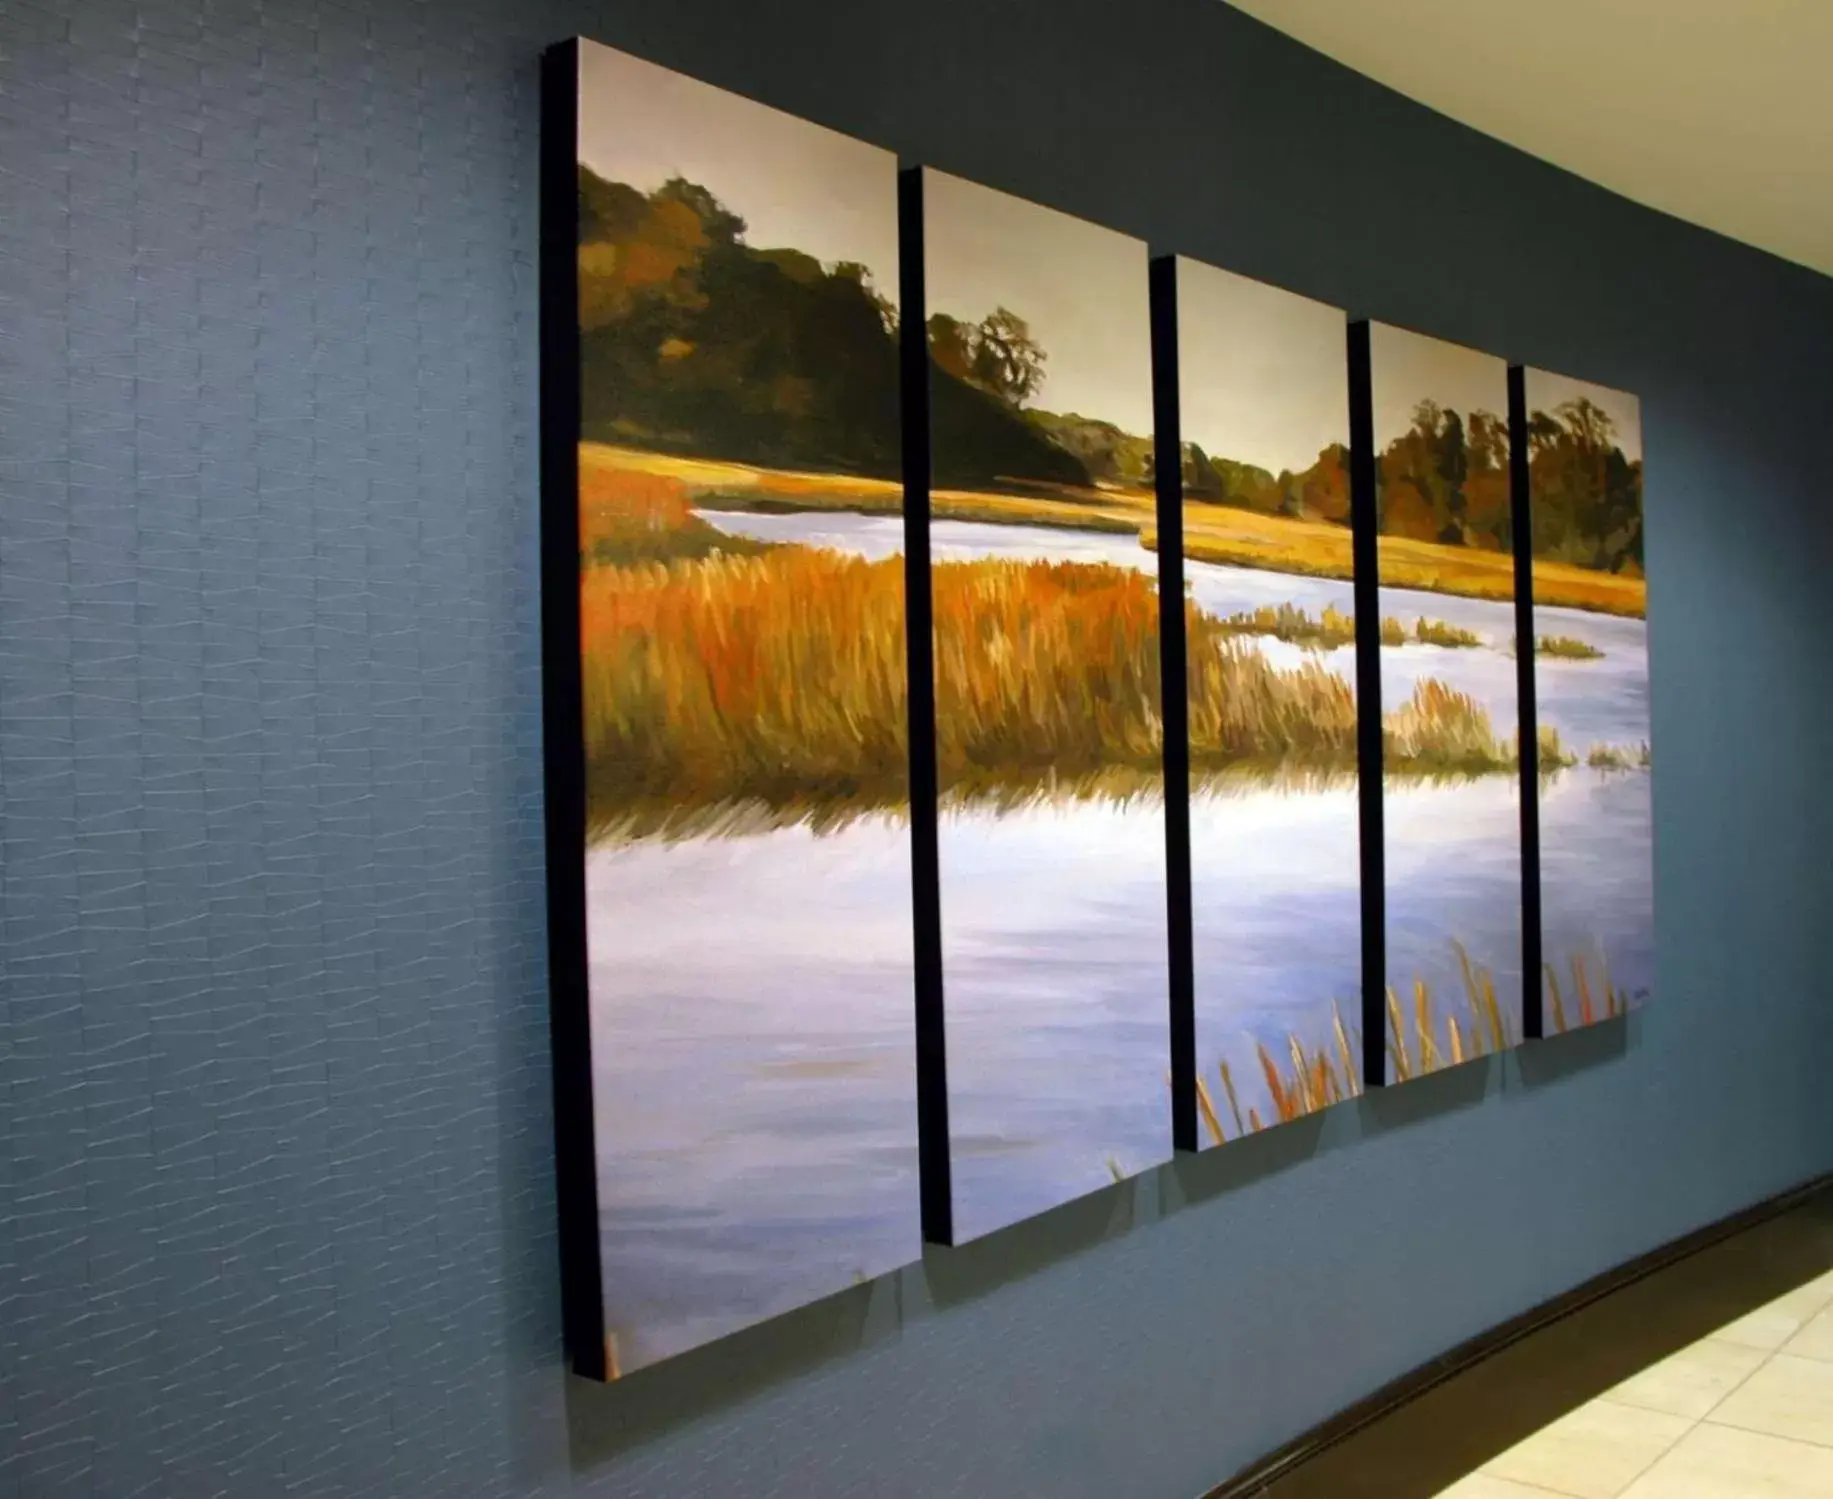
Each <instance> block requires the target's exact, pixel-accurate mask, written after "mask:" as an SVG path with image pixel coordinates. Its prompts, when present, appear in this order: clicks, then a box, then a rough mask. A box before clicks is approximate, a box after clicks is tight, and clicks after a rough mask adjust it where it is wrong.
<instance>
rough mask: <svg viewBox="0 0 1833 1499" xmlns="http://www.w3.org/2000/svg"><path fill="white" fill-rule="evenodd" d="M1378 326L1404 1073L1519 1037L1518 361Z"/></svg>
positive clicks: (1396, 1005)
mask: <svg viewBox="0 0 1833 1499" xmlns="http://www.w3.org/2000/svg"><path fill="white" fill-rule="evenodd" d="M1369 340H1370V370H1371V395H1372V406H1373V418H1374V438H1375V454H1376V481H1377V483H1376V520H1377V531H1378V536H1379V540H1378V544H1377V545H1378V551H1379V557H1380V577H1379V597H1380V609H1381V622H1380V639H1381V652H1380V657H1381V698H1382V704H1381V706H1382V715H1383V724H1382V771H1383V821H1384V833H1385V836H1384V843H1383V850H1384V857H1385V866H1386V885H1385V891H1384V893H1385V901H1386V916H1387V926H1386V954H1387V974H1386V985H1385V989H1386V994H1385V998H1386V1006H1385V1009H1386V1021H1387V1033H1388V1034H1387V1048H1386V1052H1387V1055H1386V1068H1387V1070H1386V1078H1387V1081H1389V1082H1404V1081H1406V1080H1407V1079H1409V1078H1411V1077H1414V1076H1417V1075H1418V1074H1420V1073H1423V1072H1431V1071H1434V1070H1436V1069H1438V1068H1441V1067H1445V1066H1451V1065H1455V1064H1457V1063H1460V1062H1464V1061H1468V1060H1470V1059H1472V1058H1474V1057H1477V1056H1482V1055H1485V1054H1487V1053H1490V1052H1494V1051H1499V1050H1502V1049H1504V1048H1507V1047H1510V1046H1514V1045H1516V1044H1518V1043H1519V1042H1520V1040H1521V1039H1522V993H1523V990H1522V972H1521V968H1522V953H1523V947H1522V903H1523V896H1522V826H1521V788H1520V779H1519V778H1520V753H1519V740H1518V737H1517V731H1518V728H1519V725H1520V722H1521V714H1520V683H1519V677H1518V672H1517V667H1516V657H1515V652H1516V649H1517V642H1516V640H1515V605H1514V598H1515V545H1514V506H1513V504H1512V502H1511V492H1510V477H1509V434H1508V367H1507V366H1506V365H1505V364H1504V363H1503V361H1502V360H1500V359H1496V358H1494V357H1492V356H1490V355H1488V354H1480V353H1477V352H1476V351H1475V350H1472V349H1467V348H1463V347H1461V346H1460V345H1457V344H1452V343H1446V342H1444V341H1442V340H1440V339H1435V338H1428V337H1426V336H1425V335H1423V334H1418V333H1412V332H1409V331H1407V330H1405V329H1400V328H1393V327H1389V326H1386V325H1384V324H1380V323H1376V324H1374V325H1372V326H1371V328H1370V330H1369ZM1542 753H1543V755H1552V756H1554V757H1555V758H1557V757H1558V756H1559V755H1560V754H1561V753H1562V751H1561V749H1560V747H1559V746H1558V744H1557V743H1555V742H1553V741H1551V740H1548V741H1546V742H1544V743H1543V744H1542Z"/></svg>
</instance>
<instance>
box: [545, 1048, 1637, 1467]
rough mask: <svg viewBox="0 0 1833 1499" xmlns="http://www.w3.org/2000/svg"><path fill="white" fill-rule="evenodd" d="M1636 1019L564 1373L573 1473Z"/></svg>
mask: <svg viewBox="0 0 1833 1499" xmlns="http://www.w3.org/2000/svg"><path fill="white" fill-rule="evenodd" d="M1640 1023H1641V1017H1640V1016H1639V1015H1630V1016H1628V1017H1618V1018H1617V1019H1615V1020H1610V1021H1605V1022H1603V1023H1601V1024H1598V1025H1595V1026H1592V1027H1589V1028H1588V1029H1585V1030H1581V1031H1575V1032H1573V1033H1571V1034H1569V1035H1565V1036H1559V1037H1556V1038H1553V1039H1550V1040H1547V1041H1544V1042H1537V1043H1532V1044H1530V1045H1527V1046H1524V1047H1520V1048H1517V1049H1515V1050H1514V1051H1511V1052H1507V1053H1504V1054H1501V1055H1492V1056H1487V1057H1483V1058H1481V1059H1479V1060H1477V1061H1474V1062H1470V1063H1468V1064H1466V1065H1464V1066H1462V1067H1454V1068H1451V1069H1449V1070H1447V1071H1444V1072H1438V1073H1433V1074H1431V1075H1429V1076H1426V1077H1422V1078H1419V1079H1417V1080H1415V1081H1413V1082H1409V1083H1408V1084H1407V1085H1406V1086H1405V1087H1403V1088H1389V1089H1386V1090H1383V1091H1377V1092H1374V1093H1370V1094H1365V1095H1363V1096H1361V1097H1358V1098H1354V1099H1351V1100H1349V1101H1348V1102H1346V1103H1343V1104H1339V1105H1337V1106H1335V1107H1334V1108H1331V1109H1326V1110H1323V1111H1321V1112H1319V1113H1315V1114H1308V1115H1305V1116H1304V1117H1302V1118H1300V1119H1297V1120H1294V1121H1293V1122H1292V1123H1290V1124H1284V1125H1281V1126H1279V1127H1278V1128H1275V1129H1269V1130H1265V1131H1262V1132H1261V1133H1259V1134H1254V1135H1249V1136H1246V1137H1245V1138H1243V1139H1239V1140H1235V1141H1232V1142H1230V1143H1229V1144H1228V1145H1226V1146H1224V1147H1221V1148H1219V1149H1210V1150H1206V1151H1203V1152H1201V1153H1199V1154H1195V1155H1183V1156H1179V1157H1178V1158H1176V1159H1175V1160H1173V1161H1171V1162H1169V1163H1168V1164H1166V1165H1164V1166H1162V1167H1159V1168H1158V1169H1157V1170H1154V1171H1148V1172H1145V1173H1143V1174H1141V1175H1139V1176H1135V1177H1131V1178H1129V1179H1128V1180H1126V1181H1123V1182H1119V1183H1117V1184H1115V1185H1114V1186H1112V1187H1108V1188H1104V1189H1103V1190H1101V1191H1099V1192H1092V1193H1090V1194H1089V1195H1088V1196H1086V1197H1082V1198H1079V1199H1077V1200H1076V1201H1074V1202H1070V1203H1066V1204H1064V1205H1063V1206H1062V1207H1059V1208H1055V1209H1053V1210H1051V1211H1050V1212H1047V1213H1042V1214H1039V1215H1038V1216H1036V1217H1033V1218H1027V1219H1025V1220H1023V1221H1022V1222H1019V1223H1016V1224H1014V1225H1012V1226H1011V1227H1010V1228H1006V1229H1002V1230H1000V1231H998V1232H995V1233H991V1234H988V1235H987V1236H985V1237H984V1238H980V1239H976V1240H974V1241H973V1242H971V1243H969V1244H966V1245H962V1246H960V1247H958V1248H943V1247H939V1246H931V1247H930V1248H928V1249H927V1250H926V1251H925V1253H924V1256H923V1259H922V1260H921V1261H920V1262H918V1263H916V1264H913V1265H908V1266H906V1267H904V1268H903V1269H902V1270H899V1271H897V1272H896V1273H895V1274H891V1275H884V1276H880V1277H879V1278H878V1279H876V1280H871V1281H865V1282H862V1283H861V1284H859V1285H856V1286H851V1287H849V1288H848V1289H847V1290H845V1291H842V1292H840V1293H839V1294H838V1295H834V1296H829V1297H827V1298H826V1299H824V1300H822V1301H817V1302H813V1303H811V1304H810V1305H807V1306H804V1307H799V1308H797V1309H796V1310H795V1311H792V1312H788V1313H786V1314H784V1315H783V1316H780V1317H776V1318H773V1319H772V1320H770V1321H767V1322H763V1323H760V1324H758V1325H757V1326H755V1327H749V1328H746V1329H744V1330H743V1331H741V1332H737V1333H734V1334H732V1335H731V1336H729V1337H726V1338H722V1339H720V1340H719V1341H717V1342H714V1343H708V1344H705V1345H703V1346H701V1347H699V1348H695V1349H692V1350H690V1351H688V1352H686V1353H682V1354H679V1355H676V1356H675V1357H673V1358H670V1359H667V1360H665V1361H664V1362H662V1363H659V1364H655V1365H652V1366H650V1367H648V1368H646V1369H643V1370H642V1371H640V1372H639V1373H637V1374H634V1375H632V1376H630V1377H628V1378H626V1379H623V1380H619V1381H616V1382H614V1383H612V1384H607V1385H600V1384H595V1383H593V1382H591V1381H589V1380H585V1379H578V1378H574V1377H571V1376H569V1377H568V1379H567V1401H566V1404H567V1424H568V1432H569V1445H570V1454H571V1460H572V1464H573V1467H574V1469H575V1470H576V1471H581V1472H589V1471H590V1470H592V1469H594V1468H596V1467H598V1466H599V1465H601V1464H603V1463H606V1462H609V1461H612V1460H613V1459H616V1458H618V1457H620V1456H622V1455H624V1454H625V1453H627V1452H630V1451H632V1450H635V1449H637V1448H640V1447H641V1446H642V1445H643V1444H644V1443H645V1442H647V1441H650V1440H652V1439H655V1438H658V1437H661V1436H663V1435H665V1434H666V1433H668V1432H670V1431H672V1430H675V1429H676V1428H679V1427H681V1426H685V1425H687V1424H689V1423H692V1422H695V1421H698V1420H701V1419H703V1418H705V1417H707V1416H710V1415H713V1414H716V1413H717V1412H719V1411H721V1410H724V1409H727V1408H729V1407H731V1406H733V1405H737V1404H739V1403H741V1402H743V1401H745V1400H747V1399H749V1398H751V1397H752V1396H755V1395H758V1394H761V1393H763V1392H764V1391H766V1390H769V1389H771V1388H773V1387H775V1386H777V1385H779V1384H782V1383H784V1382H786V1381H790V1380H794V1379H796V1378H797V1377H799V1376H801V1375H803V1374H806V1373H809V1372H812V1371H813V1370H815V1369H817V1368H820V1367H822V1366H823V1365H825V1364H828V1363H831V1362H833V1361H835V1360H838V1359H842V1358H846V1357H848V1356H851V1355H854V1354H858V1353H861V1352H864V1351H865V1350H867V1349H870V1348H873V1347H876V1346H878V1345H880V1344H884V1343H888V1342H895V1341H896V1340H897V1338H898V1337H899V1336H900V1334H901V1333H902V1331H903V1328H904V1326H905V1325H906V1323H911V1322H915V1321H919V1320H921V1319H922V1318H924V1317H927V1316H930V1315H938V1314H945V1313H947V1312H948V1311H949V1310H951V1309H952V1308H955V1307H958V1306H962V1305H965V1304H967V1303H971V1302H973V1301H976V1300H978V1299H980V1298H981V1297H983V1296H986V1295H989V1294H990V1293H992V1292H994V1291H996V1290H998V1289H999V1288H1000V1287H1001V1286H1003V1285H1007V1284H1010V1283H1011V1282H1013V1281H1017V1280H1022V1279H1024V1278H1026V1277H1027V1276H1030V1275H1034V1274H1036V1273H1038V1272H1040V1271H1042V1270H1045V1269H1047V1268H1048V1267H1050V1266H1052V1265H1055V1264H1059V1263H1061V1262H1063V1261H1065V1260H1069V1259H1073V1258H1074V1257H1076V1256H1077V1255H1080V1254H1084V1253H1086V1252H1088V1251H1090V1250H1093V1249H1096V1248H1097V1247H1099V1246H1100V1245H1102V1244H1104V1243H1107V1242H1109V1241H1112V1240H1119V1239H1123V1238H1125V1237H1126V1236H1127V1235H1129V1234H1131V1233H1134V1232H1137V1231H1142V1230H1147V1229H1149V1228H1150V1226H1151V1225H1152V1224H1153V1223H1155V1222H1156V1221H1157V1220H1159V1219H1160V1218H1163V1217H1169V1216H1170V1215H1171V1214H1174V1213H1177V1212H1181V1211H1183V1210H1184V1209H1185V1208H1189V1207H1195V1206H1198V1205H1200V1204H1203V1203H1206V1202H1211V1201H1213V1200H1215V1199H1217V1198H1220V1197H1223V1196H1226V1195H1227V1194H1228V1193H1230V1192H1233V1191H1236V1190H1239V1189H1241V1188H1243V1187H1246V1186H1249V1185H1250V1184H1252V1183H1254V1182H1256V1181H1259V1180H1261V1179H1263V1178H1265V1177H1269V1176H1272V1175H1275V1174H1277V1173H1279V1172H1283V1171H1287V1170H1290V1169H1292V1168H1293V1167H1296V1166H1300V1165H1302V1164H1303V1163H1305V1162H1306V1161H1309V1160H1311V1159H1313V1158H1314V1157H1316V1156H1318V1155H1320V1154H1325V1153H1328V1152H1330V1151H1333V1150H1341V1149H1344V1148H1346V1147H1350V1146H1353V1145H1354V1144H1355V1142H1356V1141H1358V1140H1360V1139H1363V1138H1365V1137H1370V1136H1375V1135H1380V1134H1385V1133H1388V1132H1389V1131H1392V1130H1397V1129H1406V1128H1409V1127H1411V1126H1413V1125H1415V1124H1420V1123H1424V1122H1425V1121H1427V1120H1430V1119H1433V1118H1436V1117H1438V1116H1441V1115H1447V1114H1453V1113H1456V1112H1459V1111H1460V1110H1464V1109H1470V1108H1476V1107H1478V1106H1479V1105H1481V1104H1482V1102H1483V1101H1484V1099H1485V1098H1487V1097H1488V1096H1490V1095H1491V1094H1494V1093H1501V1092H1504V1091H1509V1090H1513V1089H1525V1090H1529V1091H1531V1090H1535V1089H1538V1088H1542V1087H1548V1086H1552V1085H1555V1084H1557V1083H1558V1082H1560V1081H1561V1080H1562V1079H1564V1078H1567V1077H1570V1076H1571V1075H1573V1074H1574V1073H1578V1072H1582V1071H1586V1070H1588V1069H1590V1068H1593V1067H1599V1066H1605V1065H1608V1064H1610V1063H1612V1062H1615V1061H1618V1060H1620V1059H1622V1058H1623V1057H1625V1056H1626V1055H1627V1054H1628V1052H1629V1050H1630V1049H1631V1047H1632V1045H1633V1044H1634V1042H1635V1039H1636V1033H1637V1031H1638V1030H1639V1028H1640Z"/></svg>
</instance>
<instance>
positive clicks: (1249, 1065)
mask: <svg viewBox="0 0 1833 1499" xmlns="http://www.w3.org/2000/svg"><path fill="white" fill-rule="evenodd" d="M1176 306H1177V351H1178V394H1179V413H1180V430H1181V438H1182V473H1181V489H1182V494H1183V511H1182V513H1183V521H1184V550H1185V564H1184V576H1185V585H1186V592H1187V603H1186V610H1185V615H1186V618H1185V635H1186V642H1187V649H1188V652H1189V667H1188V680H1189V712H1190V765H1191V794H1190V865H1191V867H1190V883H1191V928H1192V958H1193V979H1194V993H1195V1011H1196V1015H1195V1019H1196V1043H1197V1109H1198V1120H1199V1139H1200V1141H1201V1143H1203V1144H1205V1145H1211V1144H1220V1143H1222V1142H1223V1141H1225V1140H1230V1139H1234V1138H1236V1137H1238V1136H1240V1135H1242V1134H1246V1133H1251V1132H1253V1131H1256V1130H1259V1129H1262V1128H1265V1127H1267V1126H1269V1125H1272V1124H1277V1123H1280V1122H1283V1121H1286V1120H1291V1119H1295V1118H1298V1117H1299V1116H1301V1115H1304V1114H1308V1113H1311V1112H1313V1111H1315V1110H1317V1109H1320V1108H1323V1107H1325V1106H1326V1105H1329V1104H1332V1103H1336V1102H1340V1101H1341V1100H1342V1099H1344V1098H1347V1097H1350V1096H1352V1095H1354V1094H1355V1093H1358V1092H1360V1091H1361V1042H1360V1032H1361V1022H1362V1010H1361V999H1360V995H1361V971H1362V970H1361V962H1362V957H1361V940H1362V938H1361V882H1360V878H1359V866H1358V853H1357V851H1358V846H1359V844H1358V838H1359V821H1358V805H1357V786H1358V779H1357V763H1356V754H1357V743H1356V693H1355V618H1354V610H1355V600H1354V596H1353V587H1352V583H1351V581H1350V579H1351V575H1352V569H1351V566H1350V558H1349V539H1350V537H1349V520H1350V489H1349V370H1348V361H1347V320H1346V319H1345V317H1344V314H1343V313H1342V312H1341V311H1339V310H1338V309H1336V308H1334V307H1329V306H1326V305H1324V304H1323V303H1320V302H1313V301H1310V300H1309V299H1307V298H1304V297H1300V296H1297V295H1294V294H1293V293H1291V292H1287V291H1282V290H1279V289H1278V288H1276V287H1272V286H1268V285H1266V284H1264V283H1263V282H1259V281H1253V280H1250V279H1248V278H1247V277H1245V276H1239V275H1235V274H1233V273H1232V272H1229V271H1224V270H1220V269H1218V268H1216V267H1214V266H1209V265H1205V264H1203V263H1202V262H1200V261H1194V260H1186V259H1183V258H1181V257H1180V258H1179V259H1178V260H1177V262H1176Z"/></svg>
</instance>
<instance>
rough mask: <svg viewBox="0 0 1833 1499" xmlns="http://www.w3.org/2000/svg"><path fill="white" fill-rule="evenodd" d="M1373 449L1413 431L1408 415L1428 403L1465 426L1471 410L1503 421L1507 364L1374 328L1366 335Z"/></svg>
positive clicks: (1386, 328)
mask: <svg viewBox="0 0 1833 1499" xmlns="http://www.w3.org/2000/svg"><path fill="white" fill-rule="evenodd" d="M1370 341H1371V344H1372V352H1373V360H1374V386H1375V445H1376V447H1377V448H1386V447H1387V445H1388V444H1389V443H1391V442H1392V441H1393V440H1394V439H1395V438H1396V437H1404V436H1405V435H1406V434H1407V433H1408V432H1410V431H1412V429H1413V411H1414V408H1415V407H1417V406H1418V405H1419V403H1420V402H1421V401H1425V400H1432V401H1436V402H1438V404H1439V405H1440V406H1443V407H1445V408H1446V409H1447V410H1450V411H1455V412H1457V414H1458V415H1459V416H1461V417H1463V418H1464V419H1465V422H1466V424H1468V422H1469V418H1470V413H1471V412H1472V411H1487V412H1489V413H1490V415H1492V416H1495V417H1499V418H1501V419H1502V420H1503V421H1506V420H1507V419H1508V365H1507V364H1506V363H1504V362H1503V361H1502V360H1500V359H1498V358H1496V356H1495V355H1493V354H1480V353H1478V352H1477V351H1476V350H1475V349H1467V348H1465V347H1464V346H1463V345H1462V344H1453V343H1446V342H1445V341H1444V340H1443V339H1440V338H1428V337H1427V336H1426V335H1425V334H1423V333H1412V332H1409V331H1408V330H1407V329H1405V328H1394V327H1390V326H1389V325H1388V324H1386V323H1376V324H1374V325H1373V328H1372V330H1371V340H1370Z"/></svg>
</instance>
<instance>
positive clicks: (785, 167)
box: [579, 42, 897, 300]
mask: <svg viewBox="0 0 1833 1499" xmlns="http://www.w3.org/2000/svg"><path fill="white" fill-rule="evenodd" d="M579 159H580V160H581V161H582V162H584V163H585V164H586V165H587V166H589V167H591V168H592V170H593V171H595V172H597V173H598V174H599V175H600V176H601V177H608V178H613V179H615V180H617V181H619V182H627V183H629V184H630V185H631V186H632V187H635V188H638V189H640V190H642V191H643V192H651V191H653V190H654V189H656V188H658V187H660V186H661V185H662V184H663V183H664V182H666V181H667V180H668V179H669V178H671V177H685V178H687V179H688V180H689V181H690V182H697V183H699V184H700V185H701V186H702V187H705V188H707V189H708V190H709V191H711V192H712V194H713V195H714V196H715V197H717V198H718V199H719V200H720V201H721V202H722V203H724V204H725V205H726V207H727V208H729V209H731V210H732V211H733V212H734V213H736V214H738V215H739V216H740V217H741V218H743V219H744V220H745V222H746V224H747V225H748V226H749V227H748V230H747V232H746V234H745V241H746V243H747V244H751V245H754V246H756V247H757V248H759V249H773V250H774V249H783V248H790V249H796V250H801V251H803V252H804V253H805V254H808V255H813V256H814V257H815V258H816V259H818V260H821V261H823V262H826V263H828V264H832V263H833V262H834V261H836V260H855V261H859V262H861V263H863V264H864V265H865V266H866V267H867V268H868V269H870V271H871V272H872V284H873V285H874V286H875V287H876V288H877V289H878V291H879V292H881V293H882V294H883V295H885V296H887V297H890V298H892V299H893V300H895V299H896V296H897V158H896V157H895V156H893V155H892V154H891V152H889V151H881V150H880V149H879V148H878V147H876V146H868V145H866V144H865V143H864V142H863V141H856V140H854V139H853V138H852V137H851V136H847V135H841V134H840V133H839V132H838V131H835V130H828V129H826V128H825V127H824V126H821V125H812V124H810V123H809V122H808V121H806V120H799V119H797V118H796V117H795V116H794V115H787V114H784V113H783V112H782V111H780V110H775V109H771V108H769V107H768V106H767V105H763V104H759V103H757V102H756V101H755V100H751V99H747V98H744V97H743V96H742V95H739V94H733V93H728V92H727V91H726V90H724V89H717V88H714V87H713V86H712V85H711V84H706V83H701V82H698V81H697V80H695V79H692V78H688V77H685V76H683V75H682V74H680V73H673V72H670V71H669V70H668V69H667V68H659V67H657V66H656V65H655V64H654V63H648V62H643V61H642V60H641V59H639V58H635V57H631V56H629V55H627V54H626V53H623V52H616V51H613V50H612V49H611V48H609V47H601V46H600V45H598V43H596V42H581V43H580V47H579Z"/></svg>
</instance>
